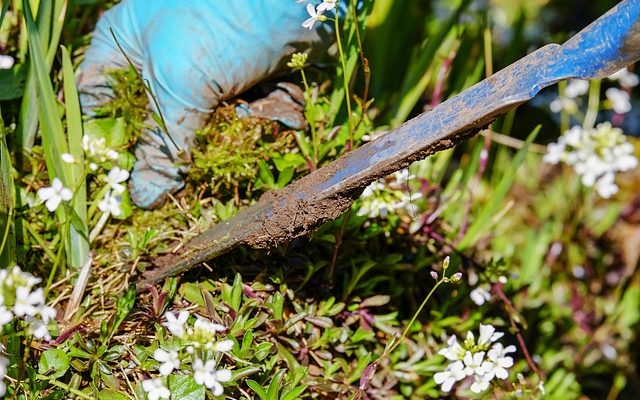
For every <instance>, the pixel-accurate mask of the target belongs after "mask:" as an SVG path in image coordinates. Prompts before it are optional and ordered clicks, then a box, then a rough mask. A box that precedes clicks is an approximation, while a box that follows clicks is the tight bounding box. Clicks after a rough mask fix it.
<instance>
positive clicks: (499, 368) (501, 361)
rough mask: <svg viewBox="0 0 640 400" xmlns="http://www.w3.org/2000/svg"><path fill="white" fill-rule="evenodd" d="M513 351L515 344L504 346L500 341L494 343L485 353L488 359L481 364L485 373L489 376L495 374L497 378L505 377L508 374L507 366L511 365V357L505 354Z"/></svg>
mask: <svg viewBox="0 0 640 400" xmlns="http://www.w3.org/2000/svg"><path fill="white" fill-rule="evenodd" d="M515 351H516V346H513V345H511V346H507V347H504V346H502V343H495V344H494V345H493V346H492V347H491V349H490V350H489V352H488V353H487V358H488V359H489V360H490V361H486V362H485V363H486V364H485V365H483V367H484V369H485V373H487V374H489V376H491V377H493V376H496V377H498V378H499V379H507V377H508V376H509V372H508V371H507V368H511V367H512V366H513V358H512V357H509V356H507V354H509V353H515Z"/></svg>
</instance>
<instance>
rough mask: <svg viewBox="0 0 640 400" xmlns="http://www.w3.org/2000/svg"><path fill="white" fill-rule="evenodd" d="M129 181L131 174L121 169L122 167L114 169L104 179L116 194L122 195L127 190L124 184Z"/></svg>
mask: <svg viewBox="0 0 640 400" xmlns="http://www.w3.org/2000/svg"><path fill="white" fill-rule="evenodd" d="M127 179H129V172H128V171H127V170H125V169H121V168H120V167H113V168H111V170H110V171H109V173H108V174H107V176H106V177H105V178H104V181H105V182H106V183H107V185H108V186H109V187H111V188H112V189H113V191H114V192H116V193H118V194H122V193H123V192H124V190H125V187H124V185H122V182H125V181H126V180H127Z"/></svg>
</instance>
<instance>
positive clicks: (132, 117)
mask: <svg viewBox="0 0 640 400" xmlns="http://www.w3.org/2000/svg"><path fill="white" fill-rule="evenodd" d="M109 80H110V82H111V87H112V88H113V95H114V96H113V100H112V101H110V102H109V103H107V104H105V105H104V106H102V107H100V108H97V109H96V110H95V112H96V116H97V117H111V118H119V117H122V118H123V119H124V121H125V132H126V135H127V137H128V138H129V143H130V144H134V143H135V142H136V141H137V140H138V137H139V136H140V132H141V131H142V128H144V126H145V120H146V119H147V116H148V115H149V109H148V108H147V107H148V104H149V100H148V98H147V94H146V92H145V88H144V83H143V82H142V81H141V80H140V77H139V76H138V74H137V73H136V71H135V70H133V69H132V68H128V69H122V70H114V71H111V72H110V73H109Z"/></svg>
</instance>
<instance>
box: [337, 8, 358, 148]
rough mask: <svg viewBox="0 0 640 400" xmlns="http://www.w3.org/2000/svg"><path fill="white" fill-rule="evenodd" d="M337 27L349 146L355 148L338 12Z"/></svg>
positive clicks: (345, 62) (349, 94) (345, 61)
mask: <svg viewBox="0 0 640 400" xmlns="http://www.w3.org/2000/svg"><path fill="white" fill-rule="evenodd" d="M333 22H334V23H335V28H336V44H337V45H338V52H339V53H340V63H341V65H342V80H343V85H344V96H345V99H346V101H347V114H348V115H347V126H348V127H349V147H351V148H353V130H352V129H351V93H349V79H348V78H347V60H346V57H345V55H344V51H343V49H342V39H341V31H340V21H339V17H338V13H337V12H336V17H335V18H334V19H333Z"/></svg>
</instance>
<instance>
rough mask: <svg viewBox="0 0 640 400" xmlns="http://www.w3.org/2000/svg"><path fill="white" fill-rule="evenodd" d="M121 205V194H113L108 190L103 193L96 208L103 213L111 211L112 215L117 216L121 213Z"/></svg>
mask: <svg viewBox="0 0 640 400" xmlns="http://www.w3.org/2000/svg"><path fill="white" fill-rule="evenodd" d="M121 205H122V196H120V195H118V194H116V195H114V194H113V193H111V191H108V192H107V193H105V194H104V197H103V198H102V200H101V201H100V203H98V208H99V209H100V211H102V212H103V213H107V212H108V213H111V214H112V215H113V216H115V217H117V216H119V215H120V214H122V209H121V208H120V206H121Z"/></svg>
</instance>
